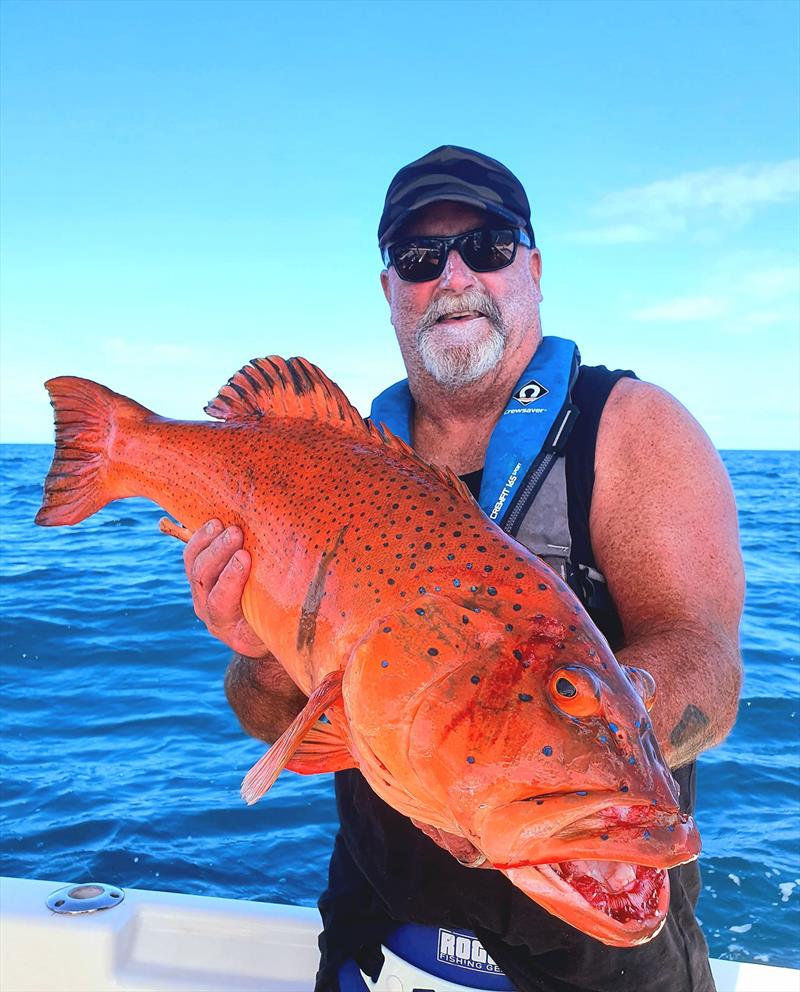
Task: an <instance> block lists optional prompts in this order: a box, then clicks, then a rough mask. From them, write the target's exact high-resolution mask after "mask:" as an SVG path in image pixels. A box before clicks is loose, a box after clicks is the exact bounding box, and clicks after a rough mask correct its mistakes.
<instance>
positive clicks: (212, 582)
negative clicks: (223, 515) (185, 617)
mask: <svg viewBox="0 0 800 992" xmlns="http://www.w3.org/2000/svg"><path fill="white" fill-rule="evenodd" d="M243 542H244V536H243V534H242V531H241V529H240V528H239V527H235V526H233V527H223V526H222V524H221V523H220V521H219V520H209V522H208V523H207V524H205V525H204V526H203V527H200V528H199V529H198V530H197V531H195V533H194V535H193V537H192V538H191V540H190V541H189V542H188V544H187V545H186V547H185V548H184V552H183V563H184V566H185V568H186V575H187V577H188V579H189V585H190V586H191V589H192V601H193V603H194V611H195V613H196V614H197V615H198V617H199V618H200V619H201V620H202V621H203V623H204V624H205V625H206V627H208V629H209V631H210V632H211V633H212V634H213V635H214V637H216V638H218V639H219V640H220V641H222V642H223V644H227V645H228V647H229V648H232V649H233V650H234V651H236V652H237V654H241V655H244V656H245V657H247V658H260V657H262V656H263V655H265V654H267V646H266V644H264V642H263V641H262V640H261V638H260V637H259V636H258V634H256V632H255V631H254V630H253V628H252V627H251V626H250V625H249V624H248V622H247V621H246V620H245V618H244V614H243V613H242V592H243V590H244V586H245V583H246V582H247V578H248V576H249V575H250V564H251V561H250V555H249V554H248V552H247V551H245V550H244V548H243V547H242V544H243Z"/></svg>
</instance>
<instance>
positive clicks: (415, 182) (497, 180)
mask: <svg viewBox="0 0 800 992" xmlns="http://www.w3.org/2000/svg"><path fill="white" fill-rule="evenodd" d="M439 200H455V201H456V202H457V203H468V204H469V205H470V206H472V207H480V208H481V209H483V210H486V211H488V212H489V213H492V214H495V215H497V216H498V217H502V218H503V220H506V221H509V222H511V223H512V224H513V225H514V227H519V228H522V230H524V231H527V233H528V236H529V237H530V239H531V244H532V245H533V244H535V243H536V242H535V241H534V238H533V228H532V227H531V208H530V204H529V203H528V197H527V195H526V194H525V190H524V189H523V188H522V183H521V182H520V181H519V179H517V177H516V176H515V175H514V173H513V172H511V171H510V170H509V169H507V168H506V167H505V166H504V165H503V164H502V162H498V161H497V159H494V158H489V156H488V155H481V153H480V152H475V151H472V150H471V149H469V148H460V147H459V146H458V145H441V146H440V147H439V148H434V150H433V151H432V152H428V154H427V155H423V156H422V158H418V159H417V160H416V162H412V163H411V164H410V165H406V166H404V167H403V168H402V169H401V170H400V171H399V172H398V173H397V175H396V176H395V177H394V179H393V180H392V181H391V183H390V184H389V189H388V191H387V193H386V203H385V204H384V207H383V214H382V215H381V222H380V224H379V226H378V244H379V245H380V247H381V248H383V247H384V246H385V245H387V244H389V242H391V240H392V238H393V237H394V236H395V235H396V234H397V232H398V231H399V230H400V228H401V226H402V225H403V223H404V221H405V220H406V219H407V218H408V216H409V214H411V213H412V212H413V211H414V210H419V209H420V207H425V206H427V205H428V204H429V203H436V202H438V201H439Z"/></svg>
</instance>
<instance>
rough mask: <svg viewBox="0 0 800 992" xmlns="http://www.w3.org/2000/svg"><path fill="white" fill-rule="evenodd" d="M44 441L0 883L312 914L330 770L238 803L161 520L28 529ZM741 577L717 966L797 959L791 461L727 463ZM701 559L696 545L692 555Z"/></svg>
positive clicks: (9, 573) (113, 516) (144, 508)
mask: <svg viewBox="0 0 800 992" xmlns="http://www.w3.org/2000/svg"><path fill="white" fill-rule="evenodd" d="M51 454H52V448H51V447H50V446H48V445H10V444H6V445H1V446H0V460H1V461H2V478H3V486H2V495H1V497H0V498H1V499H2V507H1V508H0V527H1V528H2V539H3V540H2V574H3V584H2V591H1V592H0V596H1V597H2V631H1V633H2V640H1V641H0V643H1V644H2V672H1V676H2V691H3V701H4V707H3V723H2V735H0V753H1V755H2V774H3V790H2V798H1V799H0V817H1V821H0V823H1V827H2V833H1V837H2V851H1V853H0V873H2V874H4V875H16V876H23V877H28V878H50V879H55V880H63V881H82V880H88V879H95V880H101V881H106V882H113V883H115V884H118V885H122V886H130V887H141V888H148V889H166V890H175V891H183V892H190V893H195V894H201V895H214V896H229V897H234V898H245V899H257V900H267V901H272V902H283V903H300V904H303V905H313V904H314V903H315V902H316V899H317V897H318V895H319V893H320V892H321V890H322V889H323V887H324V885H325V880H326V869H327V860H328V856H329V852H330V849H331V844H332V839H333V836H334V833H335V830H336V811H335V805H334V800H333V790H332V780H331V777H330V776H315V777H300V776H297V775H294V774H292V773H289V772H287V773H284V774H283V775H281V777H280V778H279V779H278V782H277V784H276V785H275V786H274V787H273V789H272V791H271V792H270V793H269V795H268V796H267V797H266V798H265V799H264V800H262V801H261V802H260V803H259V804H258V805H256V806H254V807H252V808H247V807H245V806H244V805H243V803H242V802H241V800H240V799H239V784H240V781H241V778H242V775H243V773H244V772H245V771H246V770H247V769H248V768H249V767H250V766H251V764H253V762H254V761H255V760H257V758H259V757H260V756H261V754H262V753H263V751H264V746H263V745H262V744H261V743H260V742H258V741H254V740H252V739H250V738H248V737H246V736H245V735H244V733H243V732H242V731H241V730H240V728H239V726H238V723H237V721H236V719H235V717H234V716H233V714H232V713H231V712H230V710H229V709H228V707H227V704H226V702H225V697H224V694H223V691H222V678H223V673H224V671H225V667H226V664H227V659H228V653H227V650H226V649H225V648H222V647H221V646H220V645H219V644H218V643H216V642H215V641H214V640H213V639H212V638H211V637H210V636H209V635H208V634H207V632H206V630H205V627H204V626H203V625H202V624H201V623H200V622H199V621H198V620H197V619H196V617H195V615H194V612H193V610H192V604H191V599H190V596H189V592H188V586H187V583H186V581H185V578H184V573H183V565H182V560H181V546H180V545H179V544H178V543H177V542H176V541H174V540H172V539H170V538H166V537H163V536H162V535H160V534H159V533H157V529H156V528H157V521H158V519H159V517H160V516H161V515H162V514H161V511H160V510H158V509H157V508H156V507H154V506H153V505H152V504H150V503H147V502H145V501H144V500H126V501H124V502H118V503H114V504H112V505H110V506H108V507H106V508H105V509H104V510H102V511H101V512H100V513H98V514H97V515H95V516H94V517H91V518H90V519H88V520H86V521H84V522H83V523H82V524H80V525H79V526H78V527H74V528H39V527H36V526H34V524H33V517H34V514H35V512H36V510H37V508H38V506H39V502H40V496H41V485H42V480H43V479H44V476H45V474H46V472H47V468H48V466H49V463H50V458H51ZM723 458H724V460H725V464H726V466H727V468H728V471H729V473H730V475H731V478H732V480H733V485H734V488H735V490H736V496H737V502H738V506H739V520H740V525H741V531H742V546H743V551H744V557H745V563H746V567H747V603H746V611H745V616H744V621H743V624H742V643H743V654H744V662H745V673H746V675H745V684H744V691H743V693H742V700H741V705H740V709H739V718H738V722H737V724H736V727H735V728H734V730H733V732H732V733H731V735H730V736H729V738H728V739H727V740H726V741H725V742H724V743H723V744H722V745H721V746H720V747H718V748H716V749H715V750H713V751H711V752H709V753H707V754H705V755H703V757H702V758H701V760H700V764H699V773H698V811H697V820H698V824H699V826H700V830H701V833H702V836H703V842H704V849H703V854H702V856H701V867H702V872H703V892H702V896H701V899H700V903H699V906H698V917H699V919H700V920H701V922H702V926H703V930H704V931H705V934H706V937H707V939H708V943H709V945H710V948H711V953H712V956H714V957H721V958H731V959H735V960H752V961H759V962H768V963H770V964H773V965H784V966H791V967H795V968H796V967H800V941H799V938H798V935H799V934H800V853H799V851H800V781H799V779H800V776H798V758H799V757H800V669H799V668H798V655H800V637H799V636H798V634H799V629H800V547H799V546H798V545H799V538H800V499H798V494H800V453H798V452H782V451H729V452H723ZM689 553H691V549H689Z"/></svg>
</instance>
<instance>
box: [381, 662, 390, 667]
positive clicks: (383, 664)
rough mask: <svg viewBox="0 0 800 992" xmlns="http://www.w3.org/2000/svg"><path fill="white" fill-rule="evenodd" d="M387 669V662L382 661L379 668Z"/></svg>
mask: <svg viewBox="0 0 800 992" xmlns="http://www.w3.org/2000/svg"><path fill="white" fill-rule="evenodd" d="M388 667H389V662H388V661H382V662H381V668H388Z"/></svg>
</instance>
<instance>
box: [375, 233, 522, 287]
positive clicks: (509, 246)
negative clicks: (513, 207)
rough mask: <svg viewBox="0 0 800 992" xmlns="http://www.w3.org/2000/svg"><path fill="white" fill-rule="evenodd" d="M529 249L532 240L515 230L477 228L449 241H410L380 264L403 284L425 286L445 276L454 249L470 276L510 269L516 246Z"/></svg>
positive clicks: (390, 251) (392, 249) (390, 249)
mask: <svg viewBox="0 0 800 992" xmlns="http://www.w3.org/2000/svg"><path fill="white" fill-rule="evenodd" d="M519 244H521V245H524V246H525V247H526V248H530V247H531V239H530V238H529V237H528V235H527V234H526V233H525V231H521V230H519V229H518V228H513V227H480V228H478V229H477V230H475V231H467V232H466V233H465V234H457V235H456V236H455V237H452V238H411V239H410V240H408V241H400V242H398V243H397V244H395V245H390V246H389V247H388V248H384V249H383V251H382V253H381V254H382V256H383V264H384V265H385V266H386V267H387V268H388V267H389V266H390V265H393V266H394V268H395V271H396V272H397V274H398V276H400V278H401V279H404V280H405V281H406V282H428V281H429V280H431V279H438V278H439V276H440V275H441V274H442V272H444V267H445V264H446V262H447V256H448V254H449V253H450V251H451V250H452V249H453V248H455V249H456V251H457V252H458V253H459V255H460V256H461V257H462V258H463V259H464V261H465V262H466V264H467V265H468V266H469V267H470V268H471V269H472V271H473V272H497V270H498V269H504V268H505V267H506V266H507V265H511V263H512V262H513V261H514V257H515V255H516V254H517V245H519Z"/></svg>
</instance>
